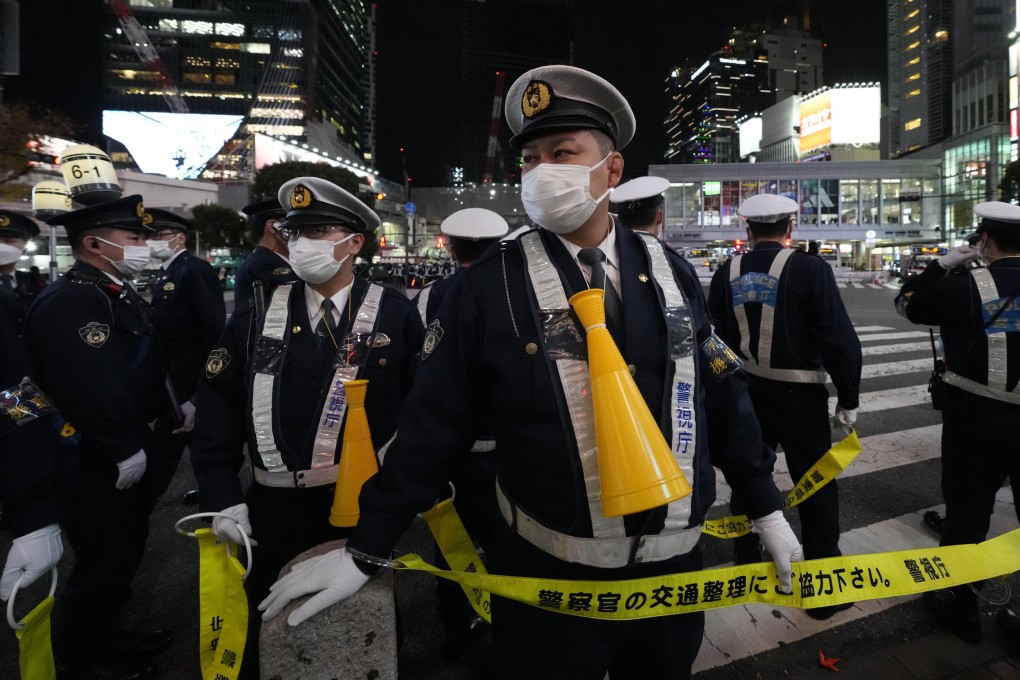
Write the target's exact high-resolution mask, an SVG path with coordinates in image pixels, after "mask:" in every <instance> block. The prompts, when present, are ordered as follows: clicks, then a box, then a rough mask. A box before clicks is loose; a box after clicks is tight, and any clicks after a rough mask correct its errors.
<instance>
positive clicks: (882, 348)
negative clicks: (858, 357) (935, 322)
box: [861, 342, 931, 357]
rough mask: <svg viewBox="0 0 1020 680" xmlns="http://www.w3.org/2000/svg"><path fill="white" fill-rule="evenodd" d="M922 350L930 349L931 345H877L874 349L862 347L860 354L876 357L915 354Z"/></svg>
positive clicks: (924, 343)
mask: <svg viewBox="0 0 1020 680" xmlns="http://www.w3.org/2000/svg"><path fill="white" fill-rule="evenodd" d="M922 349H931V345H930V344H929V343H927V342H904V343H900V344H898V345H878V346H875V347H863V348H861V354H863V355H864V356H866V357H870V356H876V355H879V354H897V353H899V352H916V351H918V350H922Z"/></svg>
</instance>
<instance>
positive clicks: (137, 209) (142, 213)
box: [135, 202, 145, 219]
mask: <svg viewBox="0 0 1020 680" xmlns="http://www.w3.org/2000/svg"><path fill="white" fill-rule="evenodd" d="M135 214H136V215H138V216H139V217H141V218H143V219H144V218H145V205H144V204H143V203H141V202H139V203H138V205H136V206H135Z"/></svg>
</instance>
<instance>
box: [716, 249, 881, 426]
mask: <svg viewBox="0 0 1020 680" xmlns="http://www.w3.org/2000/svg"><path fill="white" fill-rule="evenodd" d="M782 249H783V246H782V244H780V243H775V242H772V241H764V242H762V243H759V244H758V245H757V246H755V248H754V250H752V251H751V252H749V253H744V255H743V257H742V263H741V267H740V270H741V272H742V273H747V272H768V270H769V267H770V266H771V265H772V261H773V260H774V259H775V257H776V254H777V253H778V252H779V251H780V250H782ZM732 264H733V261H732V260H730V261H729V262H727V263H726V264H724V265H723V266H722V267H720V268H719V269H718V270H717V271H716V272H715V275H713V276H712V285H711V287H710V288H709V293H708V304H709V310H710V311H711V314H712V319H713V321H715V324H716V332H718V334H719V336H720V337H721V338H722V339H723V341H725V342H726V344H727V345H729V346H730V347H731V348H732V349H733V351H735V352H737V354H741V356H743V354H742V352H741V350H740V329H739V328H738V326H737V317H736V316H735V315H734V313H733V303H732V297H733V291H732V287H731V286H730V267H731V266H732ZM779 291H780V293H779V299H778V300H777V301H776V307H775V320H774V321H775V323H774V324H773V328H772V367H773V368H779V369H784V368H787V369H808V370H818V369H822V368H824V369H825V372H826V373H828V374H829V376H830V377H831V378H832V383H833V385H835V386H836V393H837V395H838V397H839V405H840V406H842V407H843V408H847V409H855V408H857V407H858V405H859V403H858V402H859V399H860V385H861V364H862V363H863V361H862V358H861V342H860V340H859V339H858V338H857V333H856V332H855V331H854V328H853V323H852V322H851V321H850V316H849V315H848V314H847V312H846V307H845V306H844V305H843V299H842V298H841V297H840V295H839V288H837V287H836V277H835V276H833V273H832V267H830V266H829V264H828V263H827V262H826V261H825V260H823V259H821V258H820V257H817V256H815V255H810V254H808V253H804V252H801V251H799V250H798V251H795V252H794V253H793V254H792V255H791V256H790V260H789V261H788V262H787V263H786V268H785V269H784V270H783V273H782V276H781V277H780V280H779ZM762 304H763V303H761V302H749V303H745V304H744V309H745V311H746V314H747V324H748V328H749V331H750V335H751V338H750V345H749V347H750V350H751V353H752V354H754V355H755V356H758V331H759V324H760V322H761V310H762ZM743 358H745V359H747V358H748V357H743Z"/></svg>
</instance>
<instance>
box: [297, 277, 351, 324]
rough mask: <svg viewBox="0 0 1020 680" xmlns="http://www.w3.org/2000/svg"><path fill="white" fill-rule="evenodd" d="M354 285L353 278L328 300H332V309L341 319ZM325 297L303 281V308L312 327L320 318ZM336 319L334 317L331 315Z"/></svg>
mask: <svg viewBox="0 0 1020 680" xmlns="http://www.w3.org/2000/svg"><path fill="white" fill-rule="evenodd" d="M353 287H354V280H353V279H351V282H350V283H349V284H347V285H346V286H344V287H343V288H341V289H340V290H338V291H337V292H336V294H335V295H333V297H331V298H330V300H332V301H333V309H334V310H335V311H336V313H337V314H339V315H340V318H341V319H342V318H343V316H344V309H345V308H346V306H347V300H348V299H349V298H350V297H351V290H352V288H353ZM325 299H326V298H325V297H324V296H323V295H321V294H319V293H318V292H317V291H316V290H315V289H313V288H312V287H311V286H309V285H308V283H307V282H306V283H305V308H306V309H307V310H308V320H309V321H310V322H311V324H312V327H313V328H314V327H315V325H316V324H317V323H318V322H319V319H321V318H322V301H323V300H325ZM333 318H334V319H336V317H333Z"/></svg>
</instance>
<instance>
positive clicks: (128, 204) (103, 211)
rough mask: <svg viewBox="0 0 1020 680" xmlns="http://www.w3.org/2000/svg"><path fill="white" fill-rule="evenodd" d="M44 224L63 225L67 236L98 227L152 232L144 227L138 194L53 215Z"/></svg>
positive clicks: (143, 210)
mask: <svg viewBox="0 0 1020 680" xmlns="http://www.w3.org/2000/svg"><path fill="white" fill-rule="evenodd" d="M46 224H61V225H63V226H64V229H66V230H67V235H68V236H73V235H75V234H80V233H82V232H83V231H88V230H89V229H99V228H100V227H110V228H112V229H125V230H127V231H142V232H146V233H152V231H153V230H152V229H150V228H149V227H147V226H146V225H145V205H144V204H143V203H142V197H141V196H139V195H138V194H134V195H132V196H125V197H123V198H118V199H117V200H115V201H106V202H105V203H98V204H96V205H90V206H88V207H87V208H81V209H79V210H72V211H70V212H66V213H61V214H59V215H54V216H53V217H50V218H47V220H46Z"/></svg>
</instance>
